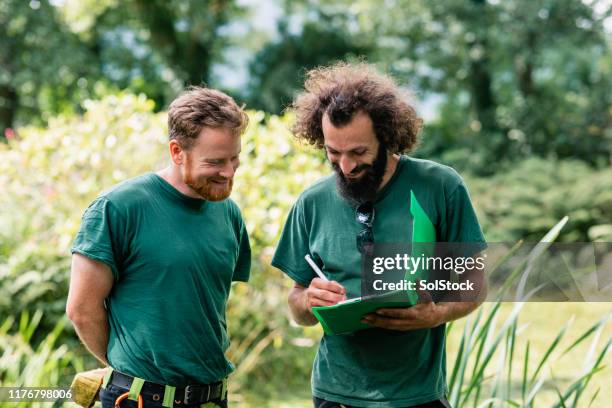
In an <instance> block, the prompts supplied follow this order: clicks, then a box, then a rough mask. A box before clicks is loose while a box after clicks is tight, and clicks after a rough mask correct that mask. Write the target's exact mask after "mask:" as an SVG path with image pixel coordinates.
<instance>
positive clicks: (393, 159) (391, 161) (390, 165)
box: [378, 154, 400, 191]
mask: <svg viewBox="0 0 612 408" xmlns="http://www.w3.org/2000/svg"><path fill="white" fill-rule="evenodd" d="M399 161H400V156H399V154H390V155H389V156H387V167H386V168H385V174H384V175H383V179H382V182H381V183H380V187H378V191H380V190H382V189H383V188H384V187H385V186H386V185H387V183H388V182H389V180H391V177H393V174H395V170H396V169H397V164H398V163H399Z"/></svg>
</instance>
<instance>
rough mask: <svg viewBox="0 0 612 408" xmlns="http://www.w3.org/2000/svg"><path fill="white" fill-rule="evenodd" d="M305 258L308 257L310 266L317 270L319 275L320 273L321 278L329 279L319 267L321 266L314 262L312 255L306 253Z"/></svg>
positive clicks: (307, 260)
mask: <svg viewBox="0 0 612 408" xmlns="http://www.w3.org/2000/svg"><path fill="white" fill-rule="evenodd" d="M304 259H306V262H308V265H310V267H311V268H312V270H313V271H315V273H316V274H317V275H319V278H321V279H323V280H329V279H327V277H326V276H325V275H323V272H322V271H321V269H319V267H318V266H317V264H316V263H314V261H313V260H312V258H311V257H310V255H308V254H307V255H306V256H304Z"/></svg>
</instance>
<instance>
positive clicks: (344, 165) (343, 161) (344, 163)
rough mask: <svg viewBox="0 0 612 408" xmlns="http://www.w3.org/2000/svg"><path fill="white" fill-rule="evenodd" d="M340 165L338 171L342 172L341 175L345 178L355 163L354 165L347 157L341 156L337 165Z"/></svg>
mask: <svg viewBox="0 0 612 408" xmlns="http://www.w3.org/2000/svg"><path fill="white" fill-rule="evenodd" d="M338 164H339V165H340V170H342V173H343V174H344V175H345V176H346V175H348V174H350V172H351V171H352V170H353V169H354V168H355V166H356V165H357V163H355V161H354V160H351V158H350V157H348V156H345V155H343V156H341V157H340V160H339V163H338Z"/></svg>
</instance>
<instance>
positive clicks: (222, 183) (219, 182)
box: [211, 180, 229, 185]
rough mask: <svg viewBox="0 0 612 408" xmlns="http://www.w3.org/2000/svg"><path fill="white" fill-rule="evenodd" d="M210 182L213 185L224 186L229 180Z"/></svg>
mask: <svg viewBox="0 0 612 408" xmlns="http://www.w3.org/2000/svg"><path fill="white" fill-rule="evenodd" d="M211 182H212V183H214V184H220V185H225V184H227V183H228V182H229V180H211Z"/></svg>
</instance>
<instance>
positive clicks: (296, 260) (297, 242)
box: [272, 200, 314, 286]
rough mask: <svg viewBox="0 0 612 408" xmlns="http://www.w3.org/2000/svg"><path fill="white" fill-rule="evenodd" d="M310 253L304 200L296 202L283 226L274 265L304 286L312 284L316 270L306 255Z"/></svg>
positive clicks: (273, 261) (273, 259)
mask: <svg viewBox="0 0 612 408" xmlns="http://www.w3.org/2000/svg"><path fill="white" fill-rule="evenodd" d="M309 253H310V246H309V234H308V230H307V228H306V222H305V219H304V211H303V207H302V201H299V200H298V202H296V203H295V204H294V205H293V207H292V208H291V211H290V212H289V216H288V217H287V221H286V222H285V226H284V228H283V232H282V234H281V238H280V241H279V242H278V246H277V247H276V251H275V253H274V257H273V258H272V266H274V267H276V268H278V269H280V270H281V271H283V272H284V273H285V274H286V275H288V276H289V277H290V278H291V279H293V280H294V281H295V282H297V283H299V284H300V285H302V286H308V285H310V281H311V280H312V279H313V278H314V272H313V271H312V270H311V269H310V268H309V266H308V264H307V263H306V260H305V259H304V256H305V255H307V254H309Z"/></svg>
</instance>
